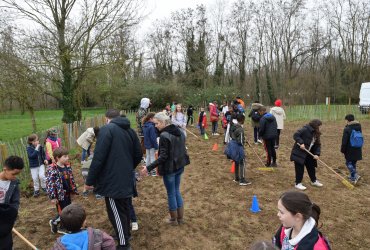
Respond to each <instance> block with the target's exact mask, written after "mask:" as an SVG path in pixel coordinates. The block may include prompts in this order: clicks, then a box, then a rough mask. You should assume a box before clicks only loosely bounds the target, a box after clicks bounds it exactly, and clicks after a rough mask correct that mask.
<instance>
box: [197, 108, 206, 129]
mask: <svg viewBox="0 0 370 250" xmlns="http://www.w3.org/2000/svg"><path fill="white" fill-rule="evenodd" d="M198 126H199V129H200V134H201V135H204V134H205V132H206V131H205V129H206V128H207V114H206V112H205V111H204V108H200V112H199V119H198Z"/></svg>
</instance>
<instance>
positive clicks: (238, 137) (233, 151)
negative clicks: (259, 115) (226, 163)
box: [225, 114, 251, 186]
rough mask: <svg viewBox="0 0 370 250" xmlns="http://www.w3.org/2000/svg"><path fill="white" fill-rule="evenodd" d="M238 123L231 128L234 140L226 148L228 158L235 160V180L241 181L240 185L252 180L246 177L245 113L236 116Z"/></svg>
mask: <svg viewBox="0 0 370 250" xmlns="http://www.w3.org/2000/svg"><path fill="white" fill-rule="evenodd" d="M236 120H237V123H236V124H234V126H232V127H231V129H230V136H231V138H232V140H231V141H230V142H229V144H228V145H227V148H226V150H225V153H226V155H227V156H228V158H230V159H232V160H233V161H234V162H235V179H234V182H237V183H239V185H240V186H246V185H250V184H251V182H250V181H248V180H246V179H245V159H244V158H245V154H244V143H245V136H244V128H243V124H244V121H245V116H244V114H238V115H237V117H236Z"/></svg>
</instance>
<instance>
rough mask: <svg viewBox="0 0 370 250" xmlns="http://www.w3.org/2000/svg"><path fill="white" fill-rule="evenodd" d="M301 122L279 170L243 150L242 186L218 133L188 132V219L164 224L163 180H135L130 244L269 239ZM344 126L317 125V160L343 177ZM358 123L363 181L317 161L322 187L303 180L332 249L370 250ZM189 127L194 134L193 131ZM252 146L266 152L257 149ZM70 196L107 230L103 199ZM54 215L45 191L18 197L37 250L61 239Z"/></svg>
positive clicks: (289, 127) (202, 245) (236, 245)
mask: <svg viewBox="0 0 370 250" xmlns="http://www.w3.org/2000/svg"><path fill="white" fill-rule="evenodd" d="M303 124H304V123H302V122H294V123H289V124H286V129H285V130H283V132H282V138H281V148H280V149H279V150H278V152H277V153H278V165H279V167H278V168H277V169H276V171H274V172H267V171H261V170H257V168H258V167H261V165H262V164H261V163H260V162H259V161H258V160H257V158H256V157H255V156H254V155H253V152H252V150H251V149H250V148H248V147H246V152H247V178H248V179H250V180H251V181H252V185H250V186H246V187H240V186H238V185H237V184H236V183H234V182H233V181H232V180H233V175H232V174H231V173H230V166H231V163H230V162H229V161H228V160H227V159H226V158H225V156H224V155H223V146H222V136H218V137H212V136H209V140H204V139H201V140H197V139H196V138H195V137H193V136H192V135H188V141H187V145H188V148H189V154H190V158H191V164H190V165H189V166H187V167H186V170H185V173H184V176H183V178H182V185H181V189H182V194H183V198H184V202H185V219H186V224H184V225H181V226H178V227H171V226H168V225H166V224H165V223H164V219H165V218H167V216H168V213H167V202H166V193H165V188H164V185H163V182H162V179H161V178H160V177H147V178H145V179H144V180H142V181H141V182H139V183H138V191H139V197H138V198H136V199H134V206H135V208H136V213H137V216H138V218H139V230H138V231H136V232H133V239H132V241H131V244H132V247H133V249H248V247H249V246H250V245H251V243H252V242H254V241H256V240H261V239H266V240H270V239H271V237H272V235H273V234H274V233H275V231H276V230H277V228H278V227H279V220H278V218H277V216H276V214H277V201H278V197H279V195H280V194H281V193H282V192H284V191H286V190H289V189H292V188H293V184H294V167H293V164H292V163H291V162H290V161H289V156H290V149H291V147H292V144H293V139H292V135H293V133H294V131H295V130H296V129H298V128H300V127H301V126H302V125H303ZM343 126H344V121H343V122H337V123H332V122H331V123H325V124H324V125H323V126H322V133H323V135H322V144H323V146H322V156H321V159H322V160H323V161H324V162H326V163H327V164H328V165H329V166H332V167H333V168H338V169H339V170H341V172H342V175H343V176H344V175H347V170H346V168H345V165H344V159H343V156H342V155H341V153H340V151H339V149H340V142H341V135H342V130H343ZM362 126H363V133H364V136H365V146H364V149H363V155H364V160H363V161H361V162H359V164H358V172H359V174H360V175H361V176H362V179H361V180H360V182H359V184H358V185H357V187H356V188H355V189H354V190H349V189H347V188H346V187H345V186H344V185H343V184H342V183H341V181H339V180H338V179H337V178H336V177H335V176H334V174H332V173H331V172H330V171H329V170H328V169H326V168H325V167H322V166H320V167H319V168H318V169H317V177H318V179H319V180H320V181H321V182H322V183H323V184H324V187H323V188H314V187H311V186H310V185H309V179H308V176H307V172H305V177H304V181H303V183H304V184H306V186H307V187H308V189H307V190H306V191H305V192H306V193H307V194H308V195H309V196H310V198H311V200H312V201H313V202H315V203H317V204H318V205H319V206H320V207H321V211H322V214H321V218H320V222H321V223H322V227H321V231H322V232H323V233H324V234H325V235H326V236H327V237H328V239H329V241H330V242H331V245H332V249H334V250H335V249H343V250H346V249H370V237H369V228H370V222H369V207H370V189H369V177H370V170H369V168H368V167H366V166H369V165H370V164H369V163H370V159H369V156H368V152H369V147H370V145H369V143H368V140H369V139H367V138H370V129H369V127H370V121H365V122H362ZM245 128H246V135H247V138H248V140H249V141H251V138H252V133H253V131H252V130H251V127H250V126H249V124H247V125H246V126H245ZM191 130H192V131H193V132H195V133H196V134H199V133H198V132H197V131H196V130H195V129H194V128H191ZM214 143H218V145H219V149H218V151H216V152H215V151H212V146H213V145H214ZM253 146H254V148H255V149H256V150H257V152H258V154H259V155H261V156H263V157H264V152H263V149H262V146H255V145H254V144H253ZM263 159H264V158H263ZM74 171H75V175H76V178H77V180H78V183H79V184H80V185H82V183H83V182H82V179H81V175H80V171H79V166H75V168H74ZM80 191H81V192H82V189H80ZM253 195H256V196H257V198H258V201H259V205H260V208H261V209H262V211H261V212H259V213H257V214H253V213H251V212H250V211H249V208H250V207H251V202H252V197H253ZM73 201H74V202H78V203H81V204H83V205H84V207H85V208H86V210H87V213H88V225H89V226H93V227H97V228H100V229H103V230H105V231H106V232H109V233H112V229H111V225H110V223H109V221H108V218H107V215H106V212H105V204H104V201H102V200H100V201H97V200H96V199H95V197H93V196H90V197H89V199H84V198H82V197H74V198H73ZM54 213H55V211H54V207H53V205H52V204H51V203H50V202H48V200H47V198H46V196H43V197H39V198H33V197H31V198H26V197H23V198H22V199H21V207H20V215H19V218H18V220H17V223H16V226H15V227H16V229H17V230H18V231H19V232H21V233H23V234H24V235H25V236H26V237H27V238H28V239H29V240H30V241H31V242H33V243H34V244H35V245H36V246H37V247H38V248H39V249H50V247H51V246H52V244H53V242H54V241H55V239H56V238H57V237H58V236H59V235H53V234H51V233H50V228H49V225H48V221H49V219H50V218H52V217H53V216H54ZM14 242H15V248H14V249H28V248H27V246H26V245H25V244H24V243H23V242H22V241H21V240H20V239H19V238H17V237H16V236H14Z"/></svg>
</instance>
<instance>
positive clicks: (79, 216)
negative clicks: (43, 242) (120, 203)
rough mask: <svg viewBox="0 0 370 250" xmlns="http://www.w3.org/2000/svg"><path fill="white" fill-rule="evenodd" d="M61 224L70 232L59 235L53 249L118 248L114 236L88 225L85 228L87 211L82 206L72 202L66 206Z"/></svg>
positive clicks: (105, 249) (106, 249) (61, 216)
mask: <svg viewBox="0 0 370 250" xmlns="http://www.w3.org/2000/svg"><path fill="white" fill-rule="evenodd" d="M60 220H61V224H62V225H63V226H64V228H65V229H66V230H68V231H69V232H70V233H69V234H66V235H64V236H62V237H59V238H58V239H57V241H56V242H55V243H54V247H53V248H52V249H53V250H67V249H94V250H95V249H96V250H97V249H102V250H113V249H116V244H115V242H114V240H113V238H112V236H110V235H108V234H107V233H105V232H103V231H101V230H99V229H94V228H91V227H88V228H87V229H85V224H86V212H85V209H83V207H82V206H80V205H78V204H75V203H74V204H71V205H68V206H66V207H65V208H64V209H63V211H62V213H61V215H60Z"/></svg>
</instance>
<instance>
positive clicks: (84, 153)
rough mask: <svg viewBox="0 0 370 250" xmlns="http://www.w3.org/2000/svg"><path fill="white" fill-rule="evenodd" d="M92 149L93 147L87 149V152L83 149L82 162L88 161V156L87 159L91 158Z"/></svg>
mask: <svg viewBox="0 0 370 250" xmlns="http://www.w3.org/2000/svg"><path fill="white" fill-rule="evenodd" d="M90 148H91V145H90V146H89V147H88V148H87V150H86V149H82V155H81V161H84V160H86V155H87V157H89V156H90Z"/></svg>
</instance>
